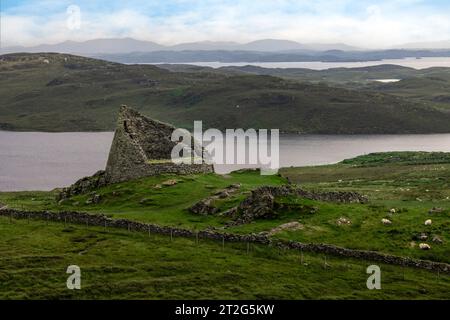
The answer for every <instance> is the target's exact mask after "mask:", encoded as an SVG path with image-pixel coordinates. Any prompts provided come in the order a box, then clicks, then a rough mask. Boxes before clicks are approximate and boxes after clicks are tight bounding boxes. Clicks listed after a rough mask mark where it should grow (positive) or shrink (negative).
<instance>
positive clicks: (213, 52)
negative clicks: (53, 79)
mask: <svg viewBox="0 0 450 320" xmlns="http://www.w3.org/2000/svg"><path fill="white" fill-rule="evenodd" d="M419 47H423V48H424V49H416V48H419ZM438 47H439V48H449V49H435V48H438ZM432 48H433V49H432ZM16 52H27V53H38V52H57V53H70V54H78V55H83V56H88V57H93V58H100V59H105V60H109V61H115V62H120V63H189V62H216V61H219V62H227V63H230V62H249V63H252V62H306V61H324V62H351V61H377V60H382V59H401V58H406V57H417V58H423V57H450V40H449V41H441V42H429V43H415V44H414V43H411V44H405V45H402V46H399V48H394V49H383V50H363V49H360V48H356V47H352V46H349V45H346V44H341V43H336V44H302V43H298V42H295V41H289V40H277V39H264V40H257V41H252V42H249V43H243V44H242V43H237V42H217V41H203V42H191V43H181V44H177V45H173V46H164V45H161V44H158V43H155V42H151V41H141V40H136V39H132V38H123V39H95V40H88V41H84V42H75V41H65V42H62V43H58V44H42V45H38V46H34V47H5V48H1V50H0V53H2V54H3V53H16Z"/></svg>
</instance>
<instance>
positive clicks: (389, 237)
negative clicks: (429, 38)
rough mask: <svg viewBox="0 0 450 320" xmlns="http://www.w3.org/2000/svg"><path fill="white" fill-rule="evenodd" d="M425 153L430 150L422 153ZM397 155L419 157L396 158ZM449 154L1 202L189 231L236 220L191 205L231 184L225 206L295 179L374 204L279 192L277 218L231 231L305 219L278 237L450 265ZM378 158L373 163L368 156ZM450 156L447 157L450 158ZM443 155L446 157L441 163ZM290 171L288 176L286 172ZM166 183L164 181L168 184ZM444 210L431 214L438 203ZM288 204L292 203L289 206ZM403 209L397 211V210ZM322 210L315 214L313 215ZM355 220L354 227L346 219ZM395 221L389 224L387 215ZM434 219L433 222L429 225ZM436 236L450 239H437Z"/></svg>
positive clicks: (148, 181)
mask: <svg viewBox="0 0 450 320" xmlns="http://www.w3.org/2000/svg"><path fill="white" fill-rule="evenodd" d="M421 155H422V156H421ZM391 157H396V158H400V159H401V158H402V157H404V158H408V159H412V160H409V161H408V162H402V161H398V162H393V161H391ZM448 157H449V155H448V154H445V156H443V154H439V153H438V154H435V155H433V154H418V155H417V156H416V159H418V158H421V161H420V162H415V161H414V158H411V156H408V155H406V156H405V155H404V154H403V153H395V154H392V153H390V154H386V155H385V156H384V159H385V161H383V160H381V159H382V158H383V157H382V156H381V155H380V154H375V155H370V156H366V157H365V158H356V159H355V160H352V161H350V160H349V161H350V162H349V163H341V164H337V165H330V166H318V167H303V168H286V169H283V170H281V174H282V176H283V177H279V176H260V175H259V173H258V172H257V171H242V172H235V173H232V174H230V175H226V176H220V175H215V174H208V175H195V176H179V177H175V179H176V180H177V181H178V183H177V184H176V185H173V186H165V185H164V181H167V180H170V179H173V178H174V176H170V175H166V176H159V177H150V178H144V179H140V180H137V181H130V182H126V183H120V184H115V185H111V186H108V187H104V188H101V189H99V190H97V191H96V194H98V195H99V196H100V197H101V201H100V203H97V204H95V203H92V202H90V201H89V199H91V198H92V194H86V195H79V196H75V197H72V198H71V199H69V200H65V201H62V202H60V203H57V202H56V201H55V194H54V193H52V192H12V193H0V202H2V203H5V204H8V205H9V206H11V207H13V208H24V209H27V210H51V211H61V210H70V211H72V210H73V211H85V212H92V213H98V212H100V213H105V214H108V215H110V216H111V217H113V218H127V219H132V220H137V221H144V222H151V223H155V224H159V225H167V226H177V227H181V228H187V229H195V230H200V229H206V228H211V227H213V228H220V229H222V228H224V227H225V226H227V224H228V223H229V222H230V221H231V220H232V218H231V217H227V216H222V215H207V216H202V215H196V214H193V213H191V212H189V211H188V208H189V207H190V206H192V205H193V204H194V203H196V202H197V201H200V200H202V199H204V198H206V197H208V196H211V195H213V194H215V193H216V192H218V191H219V190H221V189H223V188H225V187H226V186H228V185H230V184H234V183H241V184H242V187H241V189H240V191H239V192H238V193H236V194H233V195H231V196H230V197H229V198H227V199H223V200H222V199H220V200H217V201H216V202H215V204H214V205H215V206H216V207H217V208H219V211H220V212H223V211H225V210H227V209H229V208H231V207H233V206H235V205H237V204H238V203H239V202H241V201H242V200H243V199H245V197H247V196H248V195H249V191H250V190H252V189H255V188H256V187H258V186H261V185H280V184H284V183H286V182H287V180H286V178H289V180H290V181H292V182H295V183H299V184H300V185H301V186H302V187H303V188H306V189H309V190H326V191H356V192H359V193H361V194H364V195H367V196H368V197H369V200H370V201H369V203H368V204H355V203H352V204H339V203H331V202H321V201H312V200H307V199H302V198H292V197H287V198H279V199H278V198H277V199H275V201H276V202H277V203H279V204H284V206H280V207H282V209H280V210H278V211H277V214H276V216H275V217H274V218H273V219H259V220H255V221H254V222H252V223H249V224H244V225H239V226H234V227H228V228H227V229H226V230H227V231H228V232H236V233H259V232H268V231H270V230H272V229H274V228H276V227H278V226H280V225H282V224H285V223H288V222H293V221H297V222H300V223H301V224H302V225H303V228H301V229H300V230H292V231H285V232H281V233H278V234H276V235H275V236H276V237H281V238H287V239H292V240H299V241H303V242H313V243H321V242H324V243H329V244H335V245H338V246H342V247H348V248H353V249H363V250H375V251H381V252H386V253H390V254H395V255H401V256H410V257H415V258H420V259H430V260H434V261H442V262H447V263H450V260H449V258H450V255H449V254H448V253H449V252H450V251H449V242H450V225H449V215H450V200H449V199H450V185H449V181H450V161H449V160H448ZM367 158H370V159H377V161H376V162H372V163H371V165H370V166H368V165H367V163H365V162H364V163H362V162H361V161H362V159H366V160H367ZM445 159H446V160H445ZM438 160H439V161H438ZM284 177H286V178H284ZM160 186H162V187H160ZM435 207H437V208H441V209H442V211H441V212H439V213H436V214H429V213H428V212H429V210H430V209H432V208H435ZM283 208H287V209H283ZM392 208H394V209H396V212H397V213H396V214H394V215H392V214H391V213H390V209H392ZM311 209H314V210H313V211H315V212H316V213H315V214H310V212H311ZM340 218H347V219H349V220H350V221H351V224H350V225H348V226H347V225H344V226H343V225H339V224H338V220H339V219H340ZM383 218H387V219H390V220H391V221H392V222H393V223H392V225H390V226H385V225H383V224H382V223H381V219H383ZM427 219H432V220H433V225H432V226H424V222H425V220H427ZM421 233H426V234H428V235H429V238H428V240H427V241H428V243H430V245H431V246H432V250H429V251H424V250H420V249H419V247H418V244H419V243H420V240H419V239H418V236H419V235H420V234H421ZM434 236H437V237H439V238H440V239H441V240H442V243H434V242H432V239H433V237H434Z"/></svg>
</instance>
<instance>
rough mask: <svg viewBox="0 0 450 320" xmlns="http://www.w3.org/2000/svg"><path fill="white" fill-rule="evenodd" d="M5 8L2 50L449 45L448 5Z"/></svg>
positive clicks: (402, 1)
mask: <svg viewBox="0 0 450 320" xmlns="http://www.w3.org/2000/svg"><path fill="white" fill-rule="evenodd" d="M0 3H1V8H0V12H1V45H2V46H12V45H25V46H29V45H36V44H41V43H57V42H62V41H65V40H75V41H81V40H88V39H95V38H113V37H114V38H116V37H133V38H136V39H141V40H150V41H155V42H158V43H161V44H176V43H181V42H192V41H203V40H212V41H237V42H248V41H252V40H257V39H266V38H273V39H287V40H294V41H298V42H303V43H347V44H350V45H355V46H359V47H366V48H381V47H390V46H395V45H399V44H403V43H408V42H423V41H439V40H449V39H450V0H428V1H425V0H378V1H372V0H328V1H325V0H309V1H307V0H295V1H294V0H249V1H244V0H241V1H231V0H221V1H220V0H204V1H195V0H173V1H170V0H159V1H152V0H135V1H133V0H129V1H125V0H79V1H77V0H73V1H66V0H34V1H31V0H0ZM71 5H72V7H71V8H72V9H71V10H68V7H69V6H71ZM73 5H75V6H76V7H73ZM73 8H75V9H76V8H79V9H80V13H81V14H80V18H81V19H80V22H81V23H80V24H79V25H78V24H76V20H73V19H74V17H75V18H76V10H75V11H74V10H73ZM68 11H69V12H70V13H68ZM70 19H72V20H70ZM74 21H75V23H74Z"/></svg>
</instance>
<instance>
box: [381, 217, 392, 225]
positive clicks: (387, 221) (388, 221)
mask: <svg viewBox="0 0 450 320" xmlns="http://www.w3.org/2000/svg"><path fill="white" fill-rule="evenodd" d="M381 223H383V224H391V223H392V221H391V220H389V219H384V218H383V219H381Z"/></svg>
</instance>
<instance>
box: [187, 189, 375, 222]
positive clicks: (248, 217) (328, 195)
mask: <svg viewBox="0 0 450 320" xmlns="http://www.w3.org/2000/svg"><path fill="white" fill-rule="evenodd" d="M285 196H294V197H300V198H307V199H311V200H317V201H326V202H340V203H366V202H367V201H368V199H367V197H365V196H363V195H361V194H359V193H357V192H334V191H332V192H313V191H306V190H303V189H301V188H299V187H297V186H295V185H282V186H262V187H259V188H257V189H255V190H253V191H252V193H251V195H250V196H248V197H247V198H246V199H244V200H243V201H242V202H241V203H240V204H239V205H238V206H236V207H233V208H231V209H229V210H227V211H225V212H223V213H222V215H225V216H229V217H232V218H234V221H232V222H231V223H230V224H229V225H230V226H233V225H237V224H242V223H248V222H251V221H253V220H254V219H259V218H273V217H275V216H276V215H277V210H292V209H299V208H297V207H296V208H292V207H291V206H290V205H289V204H280V203H278V202H277V201H276V198H277V197H285ZM208 199H210V198H207V199H204V200H202V201H200V202H199V203H197V204H196V205H195V209H196V210H198V209H199V208H201V209H202V214H215V213H217V212H219V210H218V209H217V208H214V209H215V210H212V209H210V208H208V207H207V206H211V202H210V201H205V200H208ZM192 209H193V208H191V212H194V213H198V212H196V210H192ZM301 209H302V210H303V211H307V212H308V213H315V212H316V211H317V208H313V207H308V208H306V207H305V206H303V207H302V208H301Z"/></svg>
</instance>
